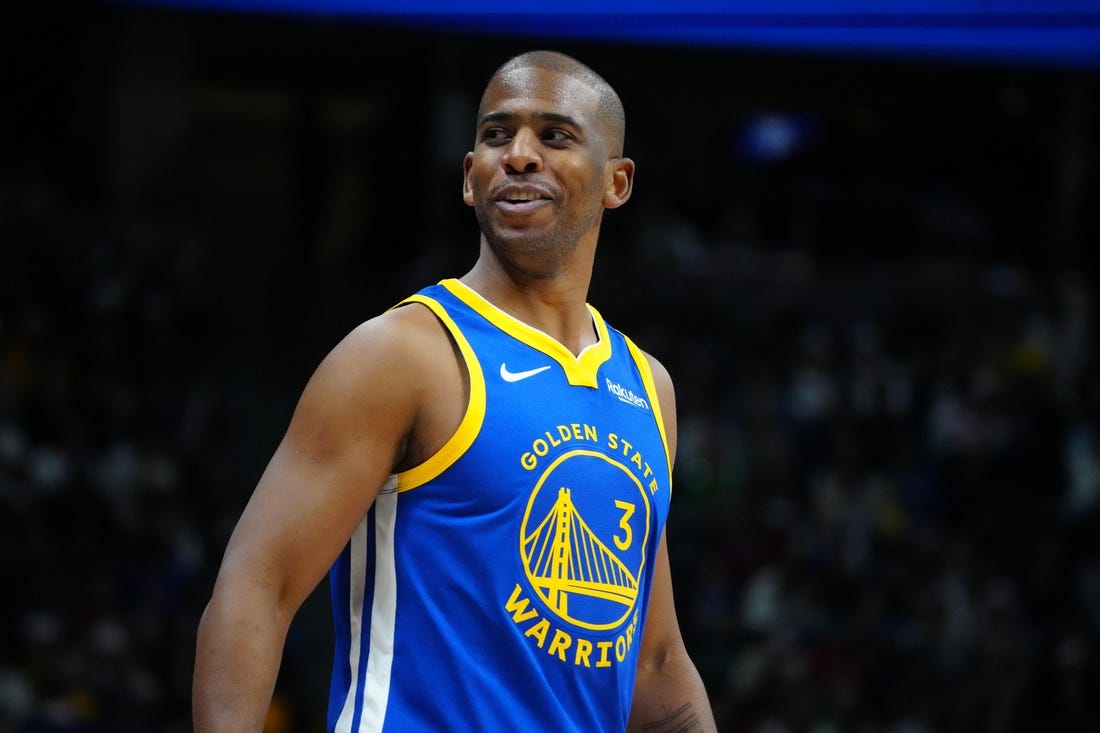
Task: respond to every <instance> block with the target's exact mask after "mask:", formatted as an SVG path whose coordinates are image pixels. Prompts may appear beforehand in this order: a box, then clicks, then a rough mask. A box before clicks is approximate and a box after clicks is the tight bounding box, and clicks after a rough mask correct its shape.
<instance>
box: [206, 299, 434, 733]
mask: <svg viewBox="0 0 1100 733" xmlns="http://www.w3.org/2000/svg"><path fill="white" fill-rule="evenodd" d="M407 310H410V309H399V310H398V311H396V312H394V313H400V315H393V314H392V313H391V314H387V315H386V316H383V317H380V318H378V319H375V320H374V321H370V322H368V323H366V324H364V325H362V326H360V327H359V328H358V329H356V330H355V331H353V332H352V333H351V334H349V335H348V337H347V338H345V339H344V340H343V341H342V342H341V343H340V344H339V345H337V347H336V348H334V349H333V350H332V352H331V353H330V354H329V355H328V356H326V358H325V359H324V360H323V361H322V363H321V365H320V366H319V367H318V368H317V371H316V372H315V373H314V375H313V376H312V378H311V379H310V380H309V383H308V384H307V385H306V387H305V389H304V390H303V392H302V396H301V399H300V400H299V403H298V405H297V407H296V409H295V412H294V416H293V418H292V419H291V421H290V426H289V428H288V430H287V432H286V435H285V436H284V438H283V440H282V442H281V443H280V445H279V446H278V448H277V449H276V451H275V453H274V455H273V456H272V459H271V461H270V463H269V464H268V466H267V468H266V470H265V471H264V473H263V476H262V477H261V478H260V481H259V483H258V484H257V486H256V489H255V491H254V493H253V495H252V497H251V499H250V500H249V502H248V505H247V506H246V508H245V510H244V512H243V514H242V516H241V518H240V521H239V523H238V525H237V527H236V528H235V530H234V532H233V535H232V537H231V539H230V541H229V544H228V547H227V548H226V552H225V556H224V558H223V561H222V565H221V568H220V570H219V573H218V578H217V580H216V582H215V585H214V590H213V593H212V596H211V599H210V602H209V604H208V605H207V607H206V610H205V612H204V613H203V617H202V620H201V622H200V625H199V631H198V643H197V648H196V659H195V674H194V682H193V703H192V707H193V715H194V724H195V730H196V731H197V733H220V732H222V731H227V732H228V731H233V732H234V733H241V732H244V731H257V732H258V731H260V730H262V727H263V721H264V718H265V716H266V713H267V709H268V706H269V705H270V702H271V695H272V692H273V690H274V686H275V681H276V678H277V676H278V671H279V666H280V662H281V658H282V653H283V645H284V643H285V640H286V635H287V631H288V629H289V627H290V623H291V620H292V619H293V617H294V614H295V613H296V612H297V610H298V608H299V606H300V605H301V603H302V602H303V601H304V600H305V598H306V597H307V596H308V595H309V594H310V593H311V592H312V590H313V589H314V588H315V587H316V586H317V584H318V583H319V582H320V580H321V579H322V578H323V577H324V574H325V573H326V572H327V570H328V568H329V567H330V566H331V564H332V562H333V561H334V560H335V558H336V556H337V555H338V554H339V553H340V551H341V550H342V549H343V547H344V546H345V544H346V543H347V540H348V538H349V537H350V536H351V533H352V532H353V531H354V528H355V526H356V524H358V522H359V521H360V520H361V518H362V517H363V515H364V514H365V513H366V511H367V510H368V509H369V508H370V505H371V504H372V502H373V501H374V499H375V497H376V496H377V494H378V491H379V490H380V489H381V487H382V485H383V483H384V482H385V480H386V478H387V476H388V475H389V474H390V473H391V471H392V469H393V466H394V465H395V464H396V463H397V462H398V461H399V460H400V459H401V452H402V451H403V447H404V443H405V440H406V439H407V436H408V433H409V430H410V426H411V425H412V423H413V421H414V419H415V416H416V410H417V404H418V403H417V399H418V398H417V394H418V392H417V389H418V387H417V380H418V379H420V378H421V377H422V376H423V375H417V374H416V367H415V365H411V364H410V361H414V362H418V363H423V362H422V361H420V360H417V359H415V358H413V357H415V356H416V355H417V353H416V349H417V348H423V343H427V341H425V340H424V339H420V341H419V342H418V340H417V339H416V338H415V336H413V337H410V336H409V334H410V333H413V334H415V333H417V331H416V330H415V327H416V325H417V323H415V322H413V323H411V324H410V318H417V317H421V318H422V317H423V314H420V316H417V314H411V313H402V311H407ZM410 325H411V326H412V327H413V328H410ZM434 343H442V344H443V346H444V347H445V348H446V349H447V351H446V352H441V353H443V355H444V356H446V355H447V354H449V353H450V346H449V345H448V344H447V343H446V341H445V339H444V340H440V339H438V338H437V339H435V341H434ZM410 344H411V345H410ZM433 348H434V347H433ZM433 356H434V355H433Z"/></svg>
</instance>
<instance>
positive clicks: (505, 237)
mask: <svg viewBox="0 0 1100 733" xmlns="http://www.w3.org/2000/svg"><path fill="white" fill-rule="evenodd" d="M623 137H624V116H623V108H622V104H621V102H620V100H619V98H618V96H617V94H616V93H615V92H614V91H613V90H612V89H611V87H609V86H608V84H607V83H606V82H605V81H604V80H603V79H602V78H601V77H599V76H598V75H597V74H595V73H594V72H593V71H592V70H590V69H589V68H588V67H586V66H584V65H582V64H581V63H579V62H578V61H576V60H574V59H572V58H570V57H567V56H564V55H561V54H558V53H554V52H546V51H536V52H532V53H527V54H524V55H521V56H518V57H516V58H513V59H511V60H509V61H508V62H507V63H505V64H504V65H503V66H501V67H500V68H499V69H498V70H497V71H496V72H495V73H494V74H493V76H492V77H491V79H490V81H489V83H488V86H487V87H486V89H485V91H484V95H483V97H482V99H481V105H480V109H479V111H478V119H477V134H476V140H475V143H474V148H473V151H472V152H470V153H467V154H466V157H465V160H464V163H463V168H464V179H463V189H462V195H463V198H464V200H465V202H466V203H467V204H468V205H470V206H472V207H473V209H474V212H475V214H476V216H477V220H478V223H479V225H480V228H481V242H480V252H479V257H478V259H477V262H476V264H475V265H474V266H473V269H471V270H470V271H469V272H467V273H466V274H465V275H464V276H462V277H461V278H458V279H447V280H443V281H442V282H440V283H438V284H436V285H433V286H430V287H427V288H425V289H424V290H422V291H421V292H419V293H417V294H415V295H413V296H412V297H410V298H408V299H407V300H405V301H404V302H402V303H400V304H398V306H396V307H394V308H391V309H390V310H388V311H387V312H385V313H384V314H382V315H380V316H378V317H376V318H373V319H372V320H369V321H367V322H366V323H364V324H362V325H361V326H359V327H358V328H356V329H355V330H353V331H352V332H351V333H350V334H349V335H348V336H347V337H346V338H345V339H344V340H343V341H342V342H341V343H339V344H338V345H337V346H336V347H335V348H334V349H333V350H332V351H331V352H330V353H329V354H328V355H327V356H326V358H325V359H324V360H323V361H322V363H321V364H320V365H319V367H318V368H317V371H316V372H315V374H314V375H313V377H312V378H311V379H310V381H309V382H308V384H307V385H306V387H305V390H304V392H303V394H302V395H301V398H300V401H299V404H298V406H297V408H296V411H295V413H294V416H293V418H292V419H291V422H290V426H289V429H288V431H287V433H286V435H285V437H284V438H283V440H282V442H281V444H280V445H279V446H278V448H277V450H276V452H275V454H274V456H273V457H272V459H271V462H270V464H269V465H268V467H267V469H266V471H265V472H264V474H263V476H262V477H261V479H260V481H259V484H258V485H257V487H256V489H255V492H254V494H253V496H252V498H251V500H250V501H249V503H248V505H247V507H246V508H245V510H244V513H243V515H242V516H241V518H240V521H239V524H238V526H237V528H236V529H235V531H234V533H233V536H232V538H231V539H230V541H229V545H228V548H227V550H226V553H225V557H224V559H223V563H222V566H221V570H220V572H219V575H218V579H217V581H216V583H215V586H214V591H213V596H212V598H211V599H210V602H209V605H208V606H207V608H206V611H205V613H204V615H203V618H202V621H201V623H200V627H199V635H198V648H197V658H196V667H195V676H194V720H195V727H196V730H197V731H199V733H213V732H215V731H233V733H240V732H241V731H260V730H261V728H262V724H263V720H264V715H265V712H266V711H267V708H268V705H269V703H270V699H271V695H272V691H273V687H274V684H275V680H276V676H277V672H278V668H279V663H280V658H281V655H282V647H283V643H284V641H285V637H286V633H287V630H288V626H289V624H290V623H291V619H292V618H293V617H294V614H295V612H296V610H297V609H298V607H299V604H301V603H302V601H303V600H304V599H305V598H306V597H307V596H308V595H309V593H310V592H311V591H312V590H313V589H314V587H315V586H316V585H317V584H318V583H319V581H320V580H321V578H322V577H324V575H325V573H326V572H328V577H329V581H330V583H331V589H332V601H333V613H334V619H335V628H336V655H335V660H334V665H333V672H332V685H331V696H330V700H329V708H328V725H329V729H330V730H335V731H386V732H389V731H397V732H399V733H415V732H420V731H425V732H428V731H430V732H431V733H440V732H441V731H479V732H489V733H498V732H503V731H509V732H511V731H530V732H534V731H551V732H553V733H564V732H566V731H577V732H583V733H595V732H598V731H623V730H634V731H643V730H644V731H647V732H648V733H659V732H660V731H713V730H714V719H713V716H712V713H711V710H710V707H709V704H708V701H707V697H706V693H705V690H704V689H703V685H702V683H701V680H700V677H699V675H698V673H697V671H696V669H695V667H694V665H693V664H692V662H691V661H690V659H689V657H688V655H687V653H686V651H685V649H684V645H683V641H682V639H681V635H680V631H679V627H678V623H677V619H676V615H675V612H674V608H673V596H672V587H671V580H670V574H669V561H668V555H667V550H666V546H665V538H664V532H663V528H664V524H665V518H666V516H667V514H668V511H669V499H670V494H671V485H670V484H671V465H672V459H673V456H674V454H675V449H676V417H675V404H674V394H673V386H672V383H671V380H670V378H669V375H668V373H667V372H666V370H665V369H664V368H663V367H662V366H661V364H660V363H658V362H657V361H656V360H655V359H654V358H653V357H651V356H649V355H648V354H646V353H644V352H642V351H641V350H639V349H638V348H637V347H636V346H635V345H634V344H633V343H632V342H631V341H630V340H629V339H627V338H626V337H625V336H623V335H622V334H621V333H619V332H618V331H616V330H615V329H614V328H612V327H611V326H610V325H608V324H607V323H606V322H605V321H604V320H603V318H602V317H601V316H600V314H599V312H598V311H597V310H596V309H595V308H593V307H591V306H589V305H588V304H587V303H586V297H587V292H588V287H589V282H590V279H591V274H592V267H593V257H594V255H595V252H596V242H597V238H598V235H599V232H600V222H601V218H602V216H603V212H604V210H605V209H614V208H617V207H619V206H621V205H623V204H624V203H625V202H626V201H627V199H629V198H630V193H631V188H632V185H633V177H634V163H633V161H631V160H630V159H629V158H626V157H623Z"/></svg>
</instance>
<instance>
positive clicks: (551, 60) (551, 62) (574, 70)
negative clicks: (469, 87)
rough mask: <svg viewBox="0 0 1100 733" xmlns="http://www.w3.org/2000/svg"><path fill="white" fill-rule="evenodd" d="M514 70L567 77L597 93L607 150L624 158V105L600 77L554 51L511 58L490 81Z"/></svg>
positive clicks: (568, 57) (481, 111) (586, 67)
mask: <svg viewBox="0 0 1100 733" xmlns="http://www.w3.org/2000/svg"><path fill="white" fill-rule="evenodd" d="M517 69H543V70H545V71H550V72H553V73H555V74H562V75H564V76H569V77H571V78H573V79H576V80H577V81H580V82H582V83H583V84H585V85H586V86H588V87H589V88H590V89H592V90H593V91H594V92H596V94H597V95H599V104H598V106H597V110H596V111H597V113H598V114H599V121H598V122H599V126H600V129H601V130H602V131H603V134H604V136H605V137H606V139H607V145H608V148H609V149H610V150H611V152H612V154H613V155H616V156H621V155H622V154H623V140H624V138H625V136H626V113H625V112H624V110H623V103H622V100H620V99H619V95H618V93H617V92H616V91H615V90H614V89H613V88H612V87H611V85H610V84H608V83H607V81H606V80H605V79H604V78H603V77H602V76H600V75H599V74H597V73H596V72H595V71H593V70H592V69H591V68H589V67H588V66H585V65H584V64H582V63H581V62H580V61H577V60H576V59H575V58H573V57H572V56H567V55H565V54H563V53H559V52H557V51H528V52H526V53H522V54H520V55H518V56H513V57H512V58H510V59H508V60H507V61H505V62H504V63H503V64H501V66H500V67H499V68H498V69H497V70H496V71H495V72H493V76H492V79H497V78H499V77H502V76H505V75H506V74H508V73H509V72H512V71H516V70H517ZM483 102H484V97H483ZM482 114H483V110H481V109H479V110H478V118H479V119H480V118H481V116H482Z"/></svg>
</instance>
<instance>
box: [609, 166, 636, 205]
mask: <svg viewBox="0 0 1100 733" xmlns="http://www.w3.org/2000/svg"><path fill="white" fill-rule="evenodd" d="M607 165H608V166H609V167H610V169H611V175H610V176H609V177H608V180H607V188H605V189H604V192H603V205H604V207H605V208H608V209H617V208H619V207H620V206H622V205H623V204H625V203H626V201H627V199H629V198H630V192H631V191H633V190H634V161H633V160H631V159H630V158H612V159H611V160H609V161H608V163H607Z"/></svg>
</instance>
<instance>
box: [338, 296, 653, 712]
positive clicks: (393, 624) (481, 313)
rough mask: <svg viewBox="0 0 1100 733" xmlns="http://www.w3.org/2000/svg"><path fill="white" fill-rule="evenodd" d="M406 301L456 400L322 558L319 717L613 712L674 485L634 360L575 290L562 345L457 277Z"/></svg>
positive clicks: (622, 703)
mask: <svg viewBox="0 0 1100 733" xmlns="http://www.w3.org/2000/svg"><path fill="white" fill-rule="evenodd" d="M413 302H415V303H420V304H423V305H425V306H427V307H428V308H430V309H431V310H432V311H433V312H434V313H435V315H436V317H437V318H438V319H439V320H440V321H441V322H442V323H443V325H444V326H445V327H446V328H447V329H448V331H449V332H450V334H451V336H452V337H453V338H454V340H455V342H456V344H457V345H458V348H459V350H460V352H461V355H462V358H463V360H464V362H465V366H466V369H467V372H468V374H469V383H470V396H469V402H468V405H467V408H466V412H465V415H464V417H463V419H462V422H461V424H460V426H459V428H458V430H457V431H456V432H455V434H454V435H453V436H452V437H451V438H450V440H449V441H448V442H447V443H446V444H445V445H444V446H443V447H442V448H441V449H440V450H439V451H438V452H437V453H436V454H435V455H433V456H432V457H431V458H430V459H428V460H427V461H426V462H424V463H423V464H421V465H419V466H417V467H415V468H413V469H411V470H408V471H405V472H402V473H400V474H396V475H394V476H391V477H390V480H389V481H388V483H387V485H386V487H385V488H384V489H383V491H382V493H381V494H380V495H379V496H378V498H377V500H376V501H375V503H374V504H373V506H372V508H371V509H370V511H369V513H368V514H367V516H366V517H365V518H364V520H363V521H362V522H361V523H360V525H359V526H358V528H357V529H356V531H355V532H354V534H353V536H352V538H351V540H350V542H349V544H348V546H347V547H346V548H345V549H344V551H343V553H342V554H341V556H340V557H339V558H338V560H337V561H336V563H335V564H334V565H333V568H332V570H331V571H330V575H329V579H330V587H331V591H332V604H333V617H334V621H335V630H336V649H335V659H334V663H333V673H332V684H331V694H330V698H329V709H328V725H329V729H330V730H333V731H339V732H341V733H345V732H349V731H355V732H356V733H366V732H370V733H374V732H376V731H382V732H384V733H390V732H391V731H396V732H400V733H419V732H421V731H423V732H426V733H427V732H430V733H440V732H441V731H493V732H494V733H495V732H496V731H529V732H531V733H535V732H536V731H553V732H554V733H566V732H567V731H577V732H581V731H583V733H595V732H598V731H622V730H624V729H625V728H626V724H627V718H628V717H629V713H630V705H631V700H632V696H633V689H634V677H635V670H636V664H637V658H638V651H639V648H640V646H641V631H642V628H643V626H644V624H645V620H646V609H647V605H648V600H649V590H650V586H651V583H652V568H653V567H654V564H655V558H656V553H657V548H658V544H659V540H660V536H661V531H662V529H663V527H664V524H665V519H666V517H667V514H668V507H669V496H670V491H671V469H670V465H669V458H668V445H667V440H666V436H665V434H664V423H663V422H662V419H661V407H660V405H659V404H658V401H657V394H656V391H655V389H654V385H653V378H652V374H651V372H650V369H649V365H648V362H647V361H646V359H645V357H644V355H643V354H642V353H641V352H640V351H639V350H638V349H637V347H636V346H635V345H634V344H633V343H632V342H631V341H630V340H629V339H628V338H626V337H625V336H624V335H623V334H621V333H619V332H618V331H616V330H615V329H613V328H611V327H610V326H608V325H607V324H606V323H605V322H604V320H603V318H602V317H601V316H600V314H599V313H598V312H597V311H596V310H595V309H594V308H592V307H591V306H589V312H590V313H591V315H592V320H593V323H594V325H595V328H596V332H597V334H598V337H599V338H598V341H597V343H595V344H593V345H592V346H589V347H588V348H586V349H585V350H584V351H583V352H582V353H581V354H580V355H579V356H574V355H573V354H572V353H571V352H570V351H569V350H568V349H566V348H565V347H564V346H563V345H562V344H560V343H559V342H557V341H556V340H554V339H553V338H551V337H550V336H548V335H547V334H545V333H543V332H542V331H539V330H537V329H535V328H532V327H531V326H528V325H526V324H525V323H522V322H521V321H519V320H517V319H515V318H513V317H511V316H509V315H508V314H506V313H505V312H504V311H502V310H500V309H498V308H496V307H495V306H493V305H492V304H491V303H489V302H488V301H487V300H485V299H484V298H482V297H481V296H480V295H479V294H477V293H476V292H475V291H473V290H472V289H470V288H468V287H467V286H465V285H463V284H462V283H460V282H458V281H457V280H444V281H442V282H441V283H439V284H437V285H434V286H431V287H428V288H425V289H423V290H421V291H420V292H419V293H417V294H416V295H413V296H412V297H410V298H408V299H407V300H405V301H403V302H402V303H401V305H404V304H406V303H413Z"/></svg>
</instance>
